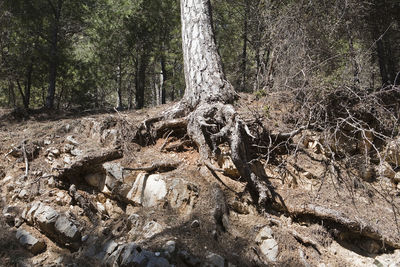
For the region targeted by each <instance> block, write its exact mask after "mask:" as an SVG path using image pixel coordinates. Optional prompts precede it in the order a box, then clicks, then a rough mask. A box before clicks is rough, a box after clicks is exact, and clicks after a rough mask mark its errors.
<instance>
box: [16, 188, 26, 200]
mask: <svg viewBox="0 0 400 267" xmlns="http://www.w3.org/2000/svg"><path fill="white" fill-rule="evenodd" d="M27 197H28V192H27V191H26V190H25V189H22V190H21V191H20V192H19V194H18V198H20V199H24V198H27Z"/></svg>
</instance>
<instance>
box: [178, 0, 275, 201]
mask: <svg viewBox="0 0 400 267" xmlns="http://www.w3.org/2000/svg"><path fill="white" fill-rule="evenodd" d="M181 19H182V48H183V58H184V70H185V82H186V91H185V95H184V98H183V100H182V102H181V103H180V105H178V106H180V107H182V106H184V107H186V109H187V110H186V111H188V110H189V112H190V111H191V113H190V114H189V115H188V116H187V118H188V124H187V133H188V135H189V136H190V137H191V138H192V140H193V141H194V142H195V144H196V145H197V147H198V149H199V153H200V157H201V159H202V160H203V162H204V163H205V164H206V165H207V162H208V160H209V159H210V158H215V157H218V155H219V154H220V153H221V151H220V150H219V147H218V146H219V145H220V144H226V143H227V144H228V145H229V146H230V148H231V158H232V161H233V163H234V164H235V166H236V168H237V169H238V172H239V174H240V176H241V177H242V178H244V179H246V180H247V185H248V189H249V192H250V194H251V195H252V197H253V199H254V200H255V201H256V202H258V203H259V204H260V205H262V206H261V207H263V204H265V202H266V201H267V200H269V199H271V192H270V190H269V187H268V185H267V184H266V181H264V180H263V177H259V176H257V175H256V173H254V172H253V171H252V168H251V164H250V162H251V160H252V155H251V152H250V149H249V148H250V147H251V144H250V142H251V138H254V137H252V136H251V134H250V131H249V129H248V128H247V126H246V125H245V123H244V122H243V121H242V120H241V119H240V118H239V116H238V114H237V113H236V111H235V109H234V107H233V106H232V105H231V103H232V102H233V100H234V99H235V92H234V89H233V87H232V85H231V84H230V83H229V82H228V81H227V80H226V78H225V75H224V72H223V69H222V64H221V58H220V56H219V54H218V50H217V46H216V43H215V38H214V32H213V28H212V25H213V23H212V16H211V4H210V0H181ZM182 104H183V105H182ZM176 114H177V112H176ZM185 114H187V113H185Z"/></svg>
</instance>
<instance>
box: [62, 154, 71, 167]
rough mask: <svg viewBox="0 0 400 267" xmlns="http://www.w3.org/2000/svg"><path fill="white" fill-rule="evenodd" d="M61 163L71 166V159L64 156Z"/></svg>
mask: <svg viewBox="0 0 400 267" xmlns="http://www.w3.org/2000/svg"><path fill="white" fill-rule="evenodd" d="M63 161H64V163H65V164H68V165H71V164H72V159H71V157H70V156H64V158H63Z"/></svg>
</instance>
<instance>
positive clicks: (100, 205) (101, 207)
mask: <svg viewBox="0 0 400 267" xmlns="http://www.w3.org/2000/svg"><path fill="white" fill-rule="evenodd" d="M96 207H97V210H98V211H99V212H100V213H101V214H105V215H106V214H107V210H106V208H105V207H104V205H103V204H102V203H100V202H97V203H96Z"/></svg>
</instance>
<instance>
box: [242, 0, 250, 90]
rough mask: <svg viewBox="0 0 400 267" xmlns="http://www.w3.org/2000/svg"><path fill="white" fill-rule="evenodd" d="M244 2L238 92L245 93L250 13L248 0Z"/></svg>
mask: <svg viewBox="0 0 400 267" xmlns="http://www.w3.org/2000/svg"><path fill="white" fill-rule="evenodd" d="M244 1H245V10H244V18H243V50H242V60H241V68H240V71H241V79H240V82H239V88H240V91H242V92H244V91H246V82H247V32H248V16H249V12H250V3H249V0H244Z"/></svg>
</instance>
